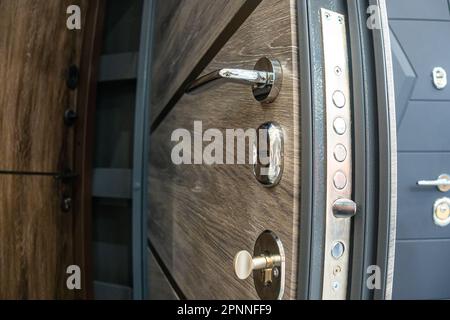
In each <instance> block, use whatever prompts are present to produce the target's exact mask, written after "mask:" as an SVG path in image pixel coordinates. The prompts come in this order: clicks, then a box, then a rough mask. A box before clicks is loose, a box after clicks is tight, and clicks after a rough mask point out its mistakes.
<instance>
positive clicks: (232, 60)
mask: <svg viewBox="0 0 450 320" xmlns="http://www.w3.org/2000/svg"><path fill="white" fill-rule="evenodd" d="M158 3H159V5H160V8H159V9H158V8H157V9H156V13H157V15H156V17H157V19H164V20H163V21H164V22H163V23H162V22H161V21H159V22H158V21H157V23H156V26H157V28H158V26H159V27H160V29H157V30H155V34H157V35H159V36H157V39H156V42H155V51H154V62H153V65H154V71H153V72H154V77H153V84H154V87H153V104H152V118H153V126H152V134H151V142H150V148H151V152H150V159H151V160H150V187H149V190H150V215H149V241H150V243H151V248H152V250H153V254H155V255H157V256H158V257H159V258H160V262H162V263H163V265H164V266H165V267H166V268H167V269H168V270H169V272H170V276H171V277H173V279H174V282H175V283H176V284H177V285H178V286H179V291H180V292H181V294H182V295H184V296H185V297H187V298H189V299H255V298H258V294H257V292H256V290H255V287H254V284H253V280H252V277H248V278H247V279H246V280H239V279H238V278H237V277H236V276H235V272H234V269H233V259H234V257H235V256H236V254H237V253H238V252H240V251H241V250H246V251H248V252H250V253H251V254H253V249H254V247H255V243H256V242H257V239H258V237H259V236H260V235H261V234H262V233H263V232H264V231H266V230H270V231H272V232H273V233H274V234H276V236H277V237H279V240H280V241H281V243H282V246H283V249H284V255H285V259H286V262H285V275H286V276H285V289H284V290H283V291H284V294H282V297H283V298H287V299H289V298H294V297H295V294H296V293H295V290H296V277H295V274H296V259H297V253H296V250H297V249H296V248H297V233H298V231H297V230H298V228H297V226H298V215H299V206H298V204H299V191H300V188H299V180H298V178H299V173H298V170H299V161H300V147H299V143H300V140H299V131H298V130H299V129H298V128H299V120H300V119H299V103H298V86H297V79H298V74H297V72H298V71H297V66H296V63H297V61H296V59H297V45H296V40H295V29H296V25H295V24H293V19H294V17H295V10H294V8H293V7H292V6H291V5H292V3H293V2H292V1H286V0H281V1H239V0H234V1H214V2H208V3H207V4H206V3H205V2H204V1H202V0H199V1H186V2H183V3H181V4H178V3H177V2H176V1H174V2H172V5H173V6H174V7H173V8H171V7H170V6H168V5H167V2H166V1H159V2H158ZM158 10H159V11H158ZM267 19H270V21H274V22H276V23H275V25H272V24H271V23H269V24H268V23H266V21H267ZM187 30H192V31H187ZM193 30H198V31H197V32H195V33H194V32H193ZM158 37H160V38H159V39H158ZM262 57H270V58H275V59H277V60H278V61H280V63H281V68H282V69H283V76H282V82H283V83H282V90H281V91H280V94H279V96H278V97H277V99H276V100H275V101H274V102H273V103H270V104H262V103H260V102H258V101H257V100H256V99H255V97H254V96H253V94H252V89H251V86H249V85H247V86H244V85H237V84H225V85H223V86H214V87H212V88H211V89H209V90H206V91H204V92H203V93H199V94H195V95H189V94H184V89H185V88H186V84H188V83H189V82H190V81H192V80H195V78H196V77H198V76H200V75H205V74H208V73H209V72H212V71H214V70H215V69H221V68H241V69H248V70H252V69H253V68H254V66H255V64H256V63H257V61H258V60H259V59H260V58H262ZM192 66H195V68H194V69H193V70H192ZM180 90H181V91H180ZM269 121H273V122H277V123H278V124H279V125H280V126H281V127H282V128H283V129H284V159H285V161H284V168H283V171H284V172H283V178H282V180H281V181H280V183H279V184H278V185H277V186H276V187H273V188H265V187H264V186H263V184H261V183H260V182H258V180H257V179H256V178H255V176H254V174H253V168H252V165H250V164H248V161H247V160H248V155H249V153H248V152H246V153H245V159H246V161H245V163H246V164H239V165H238V164H235V162H237V161H235V159H234V158H233V159H232V160H233V161H231V162H232V163H233V164H213V165H205V164H198V165H195V164H181V165H177V164H175V163H174V162H173V161H172V159H171V155H172V151H173V148H174V147H175V146H176V145H177V143H178V142H180V141H171V140H172V138H171V137H172V135H173V133H174V132H176V130H177V129H185V130H187V132H188V133H189V135H191V134H192V135H193V136H192V141H194V139H195V138H196V137H197V138H198V137H200V139H201V140H202V139H203V138H202V136H203V133H204V132H205V131H206V130H208V129H214V130H215V133H217V135H218V136H220V135H221V134H223V136H225V134H226V129H236V130H243V131H247V130H248V129H256V128H258V127H259V126H260V125H262V124H264V123H266V122H269ZM194 122H195V125H196V127H197V128H196V129H195V132H194ZM200 125H201V126H202V127H203V129H199V127H198V126H200ZM209 132H212V131H211V130H210V131H209ZM213 133H214V132H213ZM245 139H246V138H244V140H245ZM200 143H203V142H200ZM207 145H208V143H207V142H204V145H203V148H205V147H206V146H207ZM235 145H237V140H236V143H235ZM246 147H247V151H248V150H250V152H251V149H248V147H249V146H248V145H247V144H246ZM250 147H251V145H250ZM222 151H223V152H222ZM233 151H234V150H227V149H226V148H225V143H224V147H223V150H220V153H222V154H223V161H224V162H225V157H226V155H227V152H228V153H232V152H233ZM194 154H195V155H194ZM192 155H194V157H196V158H197V160H198V158H199V156H200V158H201V160H200V161H201V162H202V163H203V160H202V159H203V158H202V155H203V152H202V151H199V149H197V151H192ZM194 157H193V158H192V160H194ZM189 158H190V156H189ZM218 162H220V161H218ZM283 277H284V275H283ZM149 281H150V286H151V285H152V284H151V283H152V280H151V279H150V280H149Z"/></svg>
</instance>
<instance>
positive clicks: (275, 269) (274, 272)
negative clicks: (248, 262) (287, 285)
mask: <svg viewBox="0 0 450 320" xmlns="http://www.w3.org/2000/svg"><path fill="white" fill-rule="evenodd" d="M272 272H273V276H274V278H278V277H279V276H280V269H278V268H277V267H275V268H273V270H272Z"/></svg>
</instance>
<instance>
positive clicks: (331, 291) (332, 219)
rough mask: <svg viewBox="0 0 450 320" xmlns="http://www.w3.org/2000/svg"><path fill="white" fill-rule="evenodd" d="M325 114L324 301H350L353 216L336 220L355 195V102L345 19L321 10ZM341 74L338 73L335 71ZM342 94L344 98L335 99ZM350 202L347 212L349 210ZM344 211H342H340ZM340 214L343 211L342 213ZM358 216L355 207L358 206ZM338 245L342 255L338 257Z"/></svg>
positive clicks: (348, 215) (347, 215)
mask: <svg viewBox="0 0 450 320" xmlns="http://www.w3.org/2000/svg"><path fill="white" fill-rule="evenodd" d="M321 23H322V37H323V52H324V78H325V79H324V81H325V114H326V128H327V129H326V161H327V165H326V185H327V187H326V188H327V189H326V190H327V195H326V213H325V214H326V217H325V221H326V222H325V253H324V265H323V288H322V298H323V299H326V300H344V299H346V298H347V283H348V277H349V269H350V268H349V259H350V256H349V251H350V250H348V248H349V247H350V232H351V219H350V218H351V217H353V215H354V214H346V215H345V218H343V217H342V216H340V217H336V216H335V213H336V210H335V209H336V208H335V207H336V202H339V200H342V199H350V198H351V196H352V125H351V123H352V119H351V108H352V103H353V102H352V99H351V92H350V68H349V53H348V46H347V30H346V17H345V16H344V15H342V14H339V13H337V12H333V11H330V10H327V9H323V8H322V9H321ZM336 71H338V72H336ZM337 92H339V94H340V95H342V96H343V97H341V98H339V99H336V93H337ZM340 145H342V146H344V147H345V149H346V157H345V158H344V159H340V160H342V161H338V160H336V157H335V149H336V146H340ZM348 201H349V200H347V202H346V203H345V204H346V205H345V208H344V211H347V209H348V208H349V207H348V206H347V204H348ZM341 209H342V208H341ZM339 212H340V211H339ZM355 213H356V205H355ZM336 244H339V245H341V246H342V249H343V250H342V252H341V253H340V254H339V255H336V250H335V248H336ZM337 270H338V271H337Z"/></svg>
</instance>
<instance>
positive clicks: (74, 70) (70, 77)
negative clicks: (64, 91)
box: [66, 65, 80, 90]
mask: <svg viewBox="0 0 450 320" xmlns="http://www.w3.org/2000/svg"><path fill="white" fill-rule="evenodd" d="M79 82H80V70H79V69H78V67H77V66H76V65H71V66H70V67H69V69H68V70H67V78H66V85H67V87H68V88H69V89H70V90H75V89H76V88H77V87H78V83H79Z"/></svg>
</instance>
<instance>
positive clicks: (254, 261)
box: [233, 250, 281, 280]
mask: <svg viewBox="0 0 450 320" xmlns="http://www.w3.org/2000/svg"><path fill="white" fill-rule="evenodd" d="M233 264H234V272H235V274H236V276H237V277H238V278H239V279H241V280H245V279H247V278H248V277H249V276H250V274H252V272H253V271H257V270H267V271H268V273H267V274H269V273H270V274H272V270H273V268H275V267H279V266H280V265H281V257H280V256H279V255H273V256H259V257H253V256H252V255H251V254H250V253H249V252H248V251H246V250H243V251H239V252H238V253H237V254H236V256H235V257H234V261H233Z"/></svg>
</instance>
